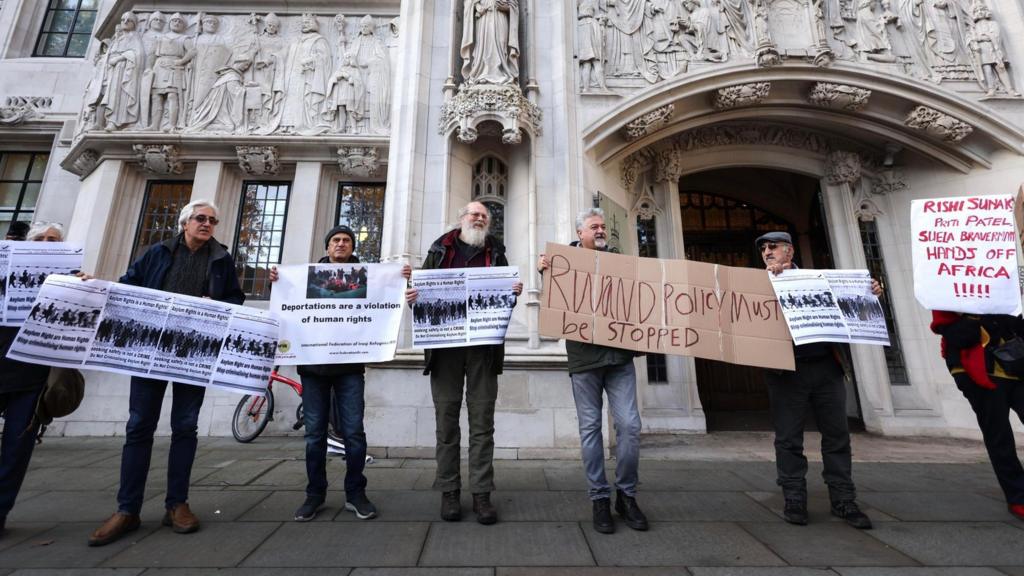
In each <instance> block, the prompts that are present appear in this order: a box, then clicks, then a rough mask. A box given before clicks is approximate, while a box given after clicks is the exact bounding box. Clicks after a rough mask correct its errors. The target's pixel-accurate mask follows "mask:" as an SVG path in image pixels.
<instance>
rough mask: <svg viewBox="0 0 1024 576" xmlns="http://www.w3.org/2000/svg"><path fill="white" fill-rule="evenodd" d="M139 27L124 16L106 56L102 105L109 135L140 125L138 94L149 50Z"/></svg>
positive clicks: (132, 16)
mask: <svg viewBox="0 0 1024 576" xmlns="http://www.w3.org/2000/svg"><path fill="white" fill-rule="evenodd" d="M138 25H139V19H138V17H136V16H135V14H133V13H131V12H125V13H124V14H123V15H122V16H121V25H120V32H119V33H118V34H115V36H114V40H113V42H111V45H110V52H109V54H108V55H107V80H106V91H105V92H104V95H103V99H102V101H101V103H100V105H101V106H102V107H103V115H104V123H103V124H104V129H105V130H108V131H110V130H114V129H121V128H125V127H129V126H134V125H135V124H137V123H138V122H139V118H140V114H141V107H140V106H139V92H140V88H141V85H142V72H143V70H144V69H145V66H146V48H145V46H144V45H143V44H142V35H141V34H139V31H138Z"/></svg>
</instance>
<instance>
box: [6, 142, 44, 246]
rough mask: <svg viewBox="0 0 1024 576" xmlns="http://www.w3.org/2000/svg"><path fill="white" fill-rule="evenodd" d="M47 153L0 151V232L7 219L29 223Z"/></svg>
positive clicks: (9, 221)
mask: <svg viewBox="0 0 1024 576" xmlns="http://www.w3.org/2000/svg"><path fill="white" fill-rule="evenodd" d="M49 161H50V154H49V153H47V152H0V233H6V232H7V229H8V228H9V227H10V225H11V222H12V221H14V220H20V221H22V222H31V221H32V216H33V214H34V213H35V210H36V202H37V201H38V200H39V190H40V188H42V186H43V174H45V173H46V163H47V162H49Z"/></svg>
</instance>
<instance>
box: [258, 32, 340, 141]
mask: <svg viewBox="0 0 1024 576" xmlns="http://www.w3.org/2000/svg"><path fill="white" fill-rule="evenodd" d="M300 32H301V33H300V35H299V37H298V38H296V39H295V40H293V41H292V42H291V43H290V44H289V47H288V55H287V57H286V59H285V65H284V77H283V79H282V80H283V82H284V84H283V88H284V99H283V101H282V102H281V106H280V109H279V110H278V114H276V115H275V116H274V117H273V118H271V121H270V123H269V124H268V125H267V126H265V127H264V130H265V131H267V132H268V133H269V132H273V131H280V132H283V133H295V134H312V133H317V132H322V131H324V130H326V128H327V127H326V126H325V125H324V124H323V121H322V118H323V108H324V100H326V98H327V76H328V74H330V71H331V69H332V66H331V47H330V45H329V44H328V43H327V40H326V39H325V38H324V37H323V36H321V35H320V24H319V23H318V22H317V19H316V16H315V15H313V14H303V15H302V19H301V21H300Z"/></svg>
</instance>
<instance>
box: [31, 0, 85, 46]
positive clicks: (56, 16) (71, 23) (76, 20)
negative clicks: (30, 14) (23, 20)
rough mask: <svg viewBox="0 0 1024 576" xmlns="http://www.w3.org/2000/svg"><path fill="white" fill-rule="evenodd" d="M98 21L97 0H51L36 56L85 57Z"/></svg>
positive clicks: (37, 43)
mask: <svg viewBox="0 0 1024 576" xmlns="http://www.w3.org/2000/svg"><path fill="white" fill-rule="evenodd" d="M95 23H96V0H50V3H49V5H48V6H47V8H46V17H45V18H44V19H43V27H42V29H41V30H40V31H39V40H38V41H37V42H36V50H35V54H34V55H35V56H57V57H63V58H82V57H84V56H85V53H86V51H87V50H88V49H89V36H90V34H92V27H93V24H95Z"/></svg>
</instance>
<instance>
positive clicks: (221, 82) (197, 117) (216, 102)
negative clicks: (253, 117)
mask: <svg viewBox="0 0 1024 576" xmlns="http://www.w3.org/2000/svg"><path fill="white" fill-rule="evenodd" d="M252 48H253V42H252V39H251V38H246V37H244V36H243V37H241V38H239V39H236V41H235V42H234V43H233V45H232V50H231V55H230V57H229V59H228V60H229V63H228V65H227V66H224V67H223V68H221V69H219V70H217V81H216V82H214V83H213V86H212V87H210V90H209V92H207V93H206V98H205V99H203V101H202V102H200V103H199V104H198V105H197V106H196V108H195V110H194V111H193V115H192V116H193V122H192V125H191V126H189V128H188V131H189V132H199V131H207V132H226V133H232V134H234V133H242V132H245V131H246V128H247V126H246V114H245V110H246V106H245V92H246V90H245V73H246V71H247V70H249V68H250V67H251V66H252V57H253V49H252Z"/></svg>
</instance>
